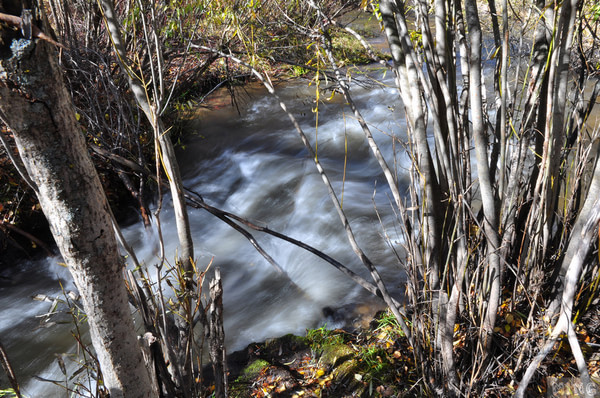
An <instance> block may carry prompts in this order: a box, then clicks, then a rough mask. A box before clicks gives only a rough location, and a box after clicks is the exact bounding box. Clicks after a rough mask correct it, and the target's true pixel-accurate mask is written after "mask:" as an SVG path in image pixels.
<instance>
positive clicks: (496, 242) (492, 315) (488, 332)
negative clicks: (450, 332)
mask: <svg viewBox="0 0 600 398" xmlns="http://www.w3.org/2000/svg"><path fill="white" fill-rule="evenodd" d="M465 12H466V17H467V25H468V27H469V44H470V47H471V48H470V50H471V51H470V54H469V55H470V60H469V63H470V65H469V99H470V103H471V121H472V125H473V141H474V142H475V156H476V158H477V174H478V177H479V184H480V187H481V201H482V205H483V218H484V220H483V226H484V231H485V234H486V240H487V259H488V262H489V265H488V271H487V286H484V289H485V290H484V292H482V293H483V300H484V302H486V304H487V306H486V310H485V317H484V319H483V321H482V332H483V334H484V336H483V349H484V352H485V353H486V355H487V354H488V353H489V350H490V347H491V343H492V333H493V331H494V325H495V323H496V312H497V309H498V305H499V304H500V294H501V280H502V275H501V266H500V256H499V254H498V249H499V247H500V238H499V235H498V216H497V212H496V199H495V195H494V191H493V182H492V181H491V174H490V169H489V161H488V152H487V145H488V141H487V136H486V129H485V124H484V120H483V103H482V97H483V89H484V87H483V82H482V80H481V40H482V34H481V25H480V22H479V14H478V11H477V4H476V2H475V0H467V1H466V2H465Z"/></svg>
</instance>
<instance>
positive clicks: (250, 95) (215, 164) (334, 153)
mask: <svg viewBox="0 0 600 398" xmlns="http://www.w3.org/2000/svg"><path fill="white" fill-rule="evenodd" d="M279 89H280V95H281V96H282V97H283V99H284V101H285V102H286V103H287V104H288V106H289V107H290V110H291V111H292V112H293V113H294V114H295V115H296V116H297V117H298V119H299V120H300V121H301V123H302V125H303V128H304V129H305V131H306V133H307V134H308V135H309V136H310V137H312V140H313V144H314V143H315V141H317V143H318V146H317V149H318V156H319V160H320V161H321V162H322V164H323V165H324V167H325V169H326V171H327V173H328V174H329V177H330V178H331V179H332V181H333V183H334V187H335V189H336V190H337V192H338V195H339V196H340V198H343V207H344V210H345V211H346V212H347V214H348V217H349V219H350V221H351V224H352V227H353V228H354V230H355V233H356V235H357V238H358V242H359V244H360V245H361V246H362V248H363V249H364V250H365V251H366V253H367V254H368V255H369V256H370V257H371V259H372V260H373V261H374V262H375V264H377V265H379V266H380V269H381V270H382V272H383V273H384V274H385V275H387V277H389V278H395V281H398V280H399V278H400V275H401V271H400V269H399V267H398V266H397V261H396V259H395V257H394V255H393V253H392V250H391V249H390V248H389V247H388V245H387V244H386V242H385V241H384V240H383V239H382V238H381V236H382V234H383V233H384V228H385V233H387V234H388V235H390V236H391V237H392V240H393V241H395V242H396V243H397V239H398V238H397V233H396V232H395V229H394V227H395V223H394V215H393V213H392V212H391V210H390V206H389V203H390V198H389V195H388V190H387V188H386V187H385V181H384V179H383V178H382V177H381V176H380V174H381V173H380V170H379V167H378V165H377V163H376V162H375V161H374V160H373V159H372V157H371V156H370V153H369V149H368V146H367V144H366V142H365V139H364V136H363V133H362V131H361V130H360V127H359V125H358V123H356V122H355V121H354V120H353V118H352V116H351V114H350V113H348V109H347V108H345V106H344V104H343V101H342V100H341V99H340V96H339V95H336V96H334V98H333V99H332V101H330V102H323V103H320V104H319V107H318V108H319V121H320V125H319V127H318V130H317V131H315V126H314V124H315V113H314V112H313V110H314V109H315V107H316V104H315V103H314V87H309V86H308V85H307V84H306V83H303V82H294V83H291V84H288V85H286V86H284V87H280V88H279ZM356 95H357V97H356V100H357V102H358V103H359V105H360V107H361V109H363V110H364V117H365V118H366V119H367V120H368V121H369V123H371V127H372V131H373V133H374V135H375V137H376V139H377V140H378V141H379V142H380V143H381V145H382V149H383V152H384V154H385V155H386V156H387V158H388V162H389V164H390V165H394V164H395V165H396V166H397V169H398V173H399V175H403V167H406V165H407V158H406V157H405V156H404V155H403V153H402V151H399V153H398V154H394V146H393V145H392V144H391V140H390V135H394V134H403V131H404V126H405V124H404V120H403V119H402V118H401V112H400V111H399V110H397V108H399V107H398V106H397V102H398V100H397V95H396V91H395V89H393V88H391V87H388V88H381V87H376V86H371V87H369V88H362V89H357V91H356ZM238 99H239V100H240V102H241V105H240V107H239V113H238V109H236V108H234V107H231V106H222V108H221V109H219V110H217V111H213V112H206V111H201V112H199V113H198V119H197V120H195V121H193V122H190V123H189V126H188V129H189V131H190V133H192V135H191V138H190V139H189V141H188V142H187V143H186V146H185V149H180V151H179V160H180V164H181V167H182V174H183V176H184V180H185V184H186V185H187V186H188V187H189V188H191V189H193V190H194V191H196V192H199V193H201V194H202V196H203V197H204V199H205V200H206V201H207V202H208V203H209V204H211V205H214V206H217V207H220V208H222V209H224V210H227V211H230V212H234V213H237V214H238V215H240V216H243V217H246V218H249V219H251V220H253V221H255V222H256V223H259V224H263V225H268V226H269V227H270V228H271V229H274V230H276V231H278V232H282V233H284V234H287V235H289V236H291V237H293V238H295V239H299V240H302V241H304V242H305V243H308V244H310V245H312V246H314V247H316V248H318V249H320V250H322V251H324V252H325V253H327V254H329V255H330V256H332V257H334V258H335V259H337V260H338V261H340V262H342V263H344V264H346V265H348V266H349V267H350V268H352V269H353V270H354V271H356V272H358V273H360V274H362V275H363V276H365V277H367V278H368V275H367V273H366V272H365V271H363V269H362V267H361V266H360V265H359V263H358V261H357V260H356V258H355V255H354V253H353V252H352V250H351V248H350V246H349V244H348V243H347V241H346V236H345V233H344V230H343V228H341V224H340V222H339V219H338V217H337V214H336V213H335V211H334V209H333V206H332V205H331V202H330V199H329V197H328V195H327V190H326V188H325V186H324V185H323V183H322V181H321V178H320V176H319V175H318V174H317V173H316V170H315V167H314V162H313V161H312V159H310V158H309V157H308V155H307V152H306V150H305V149H304V148H303V146H302V144H301V141H300V139H299V137H298V136H297V134H296V132H295V131H294V130H293V127H292V126H291V124H290V122H289V120H288V118H287V116H286V115H285V114H283V112H282V111H281V110H280V108H279V106H278V105H277V104H276V102H275V101H274V100H273V99H272V98H270V97H268V96H266V95H265V93H264V91H263V90H261V89H258V88H254V87H249V88H248V90H247V94H244V95H242V96H241V97H239V98H238ZM216 101H218V102H217V103H220V104H223V103H225V102H227V101H224V100H223V99H222V98H221V99H216ZM398 146H399V145H398ZM400 185H401V187H402V185H403V182H402V181H401V182H400ZM401 191H402V189H401ZM342 193H343V195H342ZM375 206H376V207H377V210H378V211H379V212H380V216H381V218H382V220H383V226H382V225H380V223H379V221H378V218H377V215H376V211H375ZM165 207H168V206H165ZM190 212H191V213H190V221H191V223H192V228H193V235H194V239H195V245H196V257H197V264H198V266H199V268H203V267H205V266H206V265H208V264H209V263H210V262H211V261H212V267H219V268H221V274H222V277H223V283H224V292H225V296H224V305H225V333H226V337H227V346H228V350H229V351H232V350H237V349H240V348H243V347H244V346H246V345H247V344H248V343H250V342H252V341H260V340H264V339H265V338H268V337H273V336H278V335H282V334H285V333H303V332H304V331H305V329H306V328H309V327H317V326H321V325H322V324H324V323H325V322H327V321H329V325H328V326H331V327H336V326H341V323H342V322H343V321H344V319H343V317H340V316H332V312H331V311H329V310H327V311H326V313H325V314H324V312H323V309H324V308H334V309H335V308H342V307H345V306H346V307H345V308H347V306H348V305H349V304H351V303H356V302H361V301H363V300H364V299H365V298H366V297H367V294H365V293H364V292H363V291H362V290H361V288H359V287H358V286H356V285H355V284H354V283H353V282H351V281H350V280H348V279H347V278H346V277H345V276H343V275H342V274H341V273H340V272H339V271H337V270H335V269H334V268H333V267H331V266H330V265H328V264H327V263H325V262H323V261H322V260H320V259H318V258H317V257H315V256H313V255H311V254H309V253H306V252H304V251H302V250H300V249H298V248H297V247H294V246H292V245H290V244H288V243H285V242H281V241H278V240H275V239H273V238H271V237H269V236H266V235H263V234H260V233H258V232H253V234H254V235H255V237H256V238H257V239H258V240H259V242H260V243H261V245H262V246H263V247H264V249H265V250H266V251H267V252H268V253H269V254H270V255H271V256H272V257H273V258H274V259H275V260H276V261H277V262H278V263H279V264H280V265H281V267H282V268H283V269H284V270H285V273H286V275H281V274H279V273H277V272H276V271H275V270H274V268H273V267H272V266H271V265H269V264H268V263H267V262H266V261H265V260H264V259H263V258H262V257H261V256H260V254H258V253H257V252H256V251H255V250H254V249H253V247H252V246H251V245H250V243H249V242H248V241H247V240H246V239H245V238H244V237H242V236H241V235H240V234H238V233H237V232H235V231H233V230H231V228H229V227H228V226H227V225H225V224H223V223H222V222H221V221H219V220H217V219H216V218H214V217H213V216H211V215H210V214H208V213H206V212H204V211H202V210H195V209H191V210H190ZM161 226H162V228H163V236H164V237H165V239H166V253H170V255H172V256H173V257H174V256H175V255H174V253H176V250H177V242H176V232H175V225H174V220H173V213H172V211H171V210H169V209H164V210H163V211H162V213H161ZM124 233H125V235H126V237H127V239H128V241H129V242H130V244H132V245H133V246H134V247H135V249H136V252H137V254H138V257H139V259H140V261H143V262H144V264H145V265H146V266H147V267H150V268H153V267H154V264H155V262H156V261H157V260H156V259H157V253H158V242H157V238H156V232H155V231H145V230H144V229H143V227H142V226H141V223H140V225H134V226H131V227H128V228H126V229H125V231H124ZM13 278H15V279H13V281H14V282H13V283H14V284H13V285H10V284H8V285H7V284H5V286H2V287H0V289H1V290H0V293H1V294H2V296H1V297H0V301H2V302H1V303H0V304H1V305H2V310H1V312H0V328H1V329H0V332H1V333H2V341H3V343H4V345H5V347H6V348H7V350H8V352H9V355H11V357H12V358H13V361H14V363H15V367H16V372H17V374H18V375H19V376H21V377H22V380H28V381H27V382H26V383H24V384H25V385H24V387H25V388H24V389H25V393H26V394H28V395H30V396H34V397H35V396H61V395H60V392H59V390H56V389H54V390H50V387H51V386H50V385H48V384H47V383H41V382H39V381H36V380H32V379H31V377H32V375H34V374H37V375H40V376H42V377H45V378H50V379H60V378H61V377H62V376H60V372H59V370H58V368H57V366H56V365H55V362H56V361H55V360H54V354H55V353H64V352H68V351H69V350H73V349H74V347H73V340H72V338H71V337H70V333H69V331H70V330H71V328H72V326H71V325H69V324H66V325H62V326H53V327H48V328H38V327H37V326H38V324H39V319H36V318H35V315H36V314H40V313H44V312H47V311H48V310H49V303H43V302H34V301H32V300H31V298H30V297H31V296H33V295H35V294H38V293H44V294H47V295H49V296H60V295H61V291H60V286H59V283H58V280H59V279H61V280H64V281H65V284H66V285H69V282H68V276H67V275H66V273H65V270H64V269H63V268H62V267H60V266H59V265H57V260H56V259H45V260H44V261H41V262H38V263H31V264H27V265H24V266H23V268H22V269H21V271H20V273H19V274H18V275H15V276H13ZM391 288H392V290H394V289H397V286H391ZM66 289H72V286H68V287H67V288H66ZM396 293H398V292H396ZM326 315H329V318H327V317H326ZM0 382H1V383H2V384H1V386H2V387H3V386H5V385H8V384H7V383H6V381H5V379H0ZM42 392H43V393H42ZM63 395H64V394H63Z"/></svg>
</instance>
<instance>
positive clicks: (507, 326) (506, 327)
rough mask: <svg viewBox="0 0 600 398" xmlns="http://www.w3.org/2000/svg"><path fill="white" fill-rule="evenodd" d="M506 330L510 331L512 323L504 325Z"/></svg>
mask: <svg viewBox="0 0 600 398" xmlns="http://www.w3.org/2000/svg"><path fill="white" fill-rule="evenodd" d="M504 330H505V331H506V332H507V333H508V332H510V325H504Z"/></svg>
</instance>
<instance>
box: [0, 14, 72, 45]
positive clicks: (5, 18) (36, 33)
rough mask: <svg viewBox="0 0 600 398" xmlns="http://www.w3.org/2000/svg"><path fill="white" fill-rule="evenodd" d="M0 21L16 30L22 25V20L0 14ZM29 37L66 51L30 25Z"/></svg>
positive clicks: (14, 16)
mask: <svg viewBox="0 0 600 398" xmlns="http://www.w3.org/2000/svg"><path fill="white" fill-rule="evenodd" d="M0 21H1V22H5V23H7V24H9V25H11V26H15V27H17V28H21V26H22V25H23V18H21V17H18V16H16V15H10V14H4V13H2V12H0ZM31 37H33V38H36V39H40V40H43V41H46V42H48V43H50V44H54V45H55V46H56V47H60V48H62V49H65V50H66V49H67V47H65V46H63V45H62V44H60V43H59V42H57V41H56V40H54V39H53V38H51V37H50V36H48V35H47V34H45V33H44V32H42V31H41V30H40V29H39V28H38V27H37V26H35V25H33V24H32V25H31Z"/></svg>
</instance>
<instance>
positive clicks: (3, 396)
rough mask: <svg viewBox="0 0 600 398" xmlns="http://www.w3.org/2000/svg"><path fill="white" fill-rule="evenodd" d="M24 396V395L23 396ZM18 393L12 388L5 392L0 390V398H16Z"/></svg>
mask: <svg viewBox="0 0 600 398" xmlns="http://www.w3.org/2000/svg"><path fill="white" fill-rule="evenodd" d="M21 396H23V395H21ZM16 397H17V393H16V392H15V390H13V389H12V388H7V389H5V390H0V398H16Z"/></svg>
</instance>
